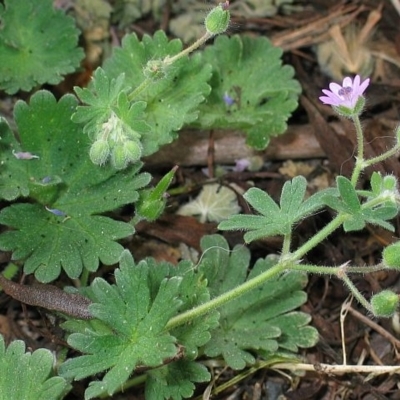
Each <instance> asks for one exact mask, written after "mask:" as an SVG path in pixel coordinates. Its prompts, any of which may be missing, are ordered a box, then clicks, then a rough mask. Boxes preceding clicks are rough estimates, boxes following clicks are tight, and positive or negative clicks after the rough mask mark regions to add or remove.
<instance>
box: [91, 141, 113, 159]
mask: <svg viewBox="0 0 400 400" xmlns="http://www.w3.org/2000/svg"><path fill="white" fill-rule="evenodd" d="M109 155H110V146H109V145H108V142H107V141H106V140H103V139H99V140H96V141H95V142H94V143H93V144H92V147H91V148H90V151H89V157H90V159H91V160H92V163H93V164H96V165H103V164H105V162H106V161H107V158H108V156H109Z"/></svg>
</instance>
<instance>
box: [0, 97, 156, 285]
mask: <svg viewBox="0 0 400 400" xmlns="http://www.w3.org/2000/svg"><path fill="white" fill-rule="evenodd" d="M76 105H77V100H76V98H75V97H74V96H71V95H66V96H63V97H62V98H61V99H60V101H59V102H57V101H56V100H55V98H54V96H53V95H52V94H50V93H49V92H46V91H39V92H37V93H35V94H34V95H33V96H32V98H31V101H30V104H29V105H28V104H26V103H25V102H22V101H20V102H18V103H17V105H16V107H15V120H16V124H17V127H18V133H19V137H20V140H21V142H20V143H17V142H16V141H15V139H14V138H13V136H12V133H11V131H10V130H6V132H5V137H3V138H2V146H3V148H2V152H1V155H0V157H1V160H2V161H3V167H2V169H1V170H0V194H1V195H2V196H3V197H4V198H6V199H8V200H10V199H11V198H16V197H17V196H29V197H30V199H31V200H33V201H35V203H33V204H28V203H24V204H18V203H16V204H13V205H12V206H10V207H6V208H4V209H3V210H2V211H1V212H0V223H2V224H4V225H8V226H10V227H11V228H14V230H10V231H7V232H5V233H3V234H2V235H0V248H1V249H2V250H7V251H13V259H25V260H26V262H25V272H26V273H32V272H35V274H36V277H37V279H38V280H40V281H42V282H49V281H51V280H53V279H55V278H57V276H58V275H59V273H60V269H61V268H63V269H64V270H65V271H66V273H67V274H68V276H70V277H71V278H77V277H78V276H79V275H80V274H81V272H82V269H83V268H86V269H88V270H89V271H95V270H96V269H97V267H98V264H99V259H100V260H101V261H102V262H103V263H106V264H113V263H115V262H117V261H118V259H119V257H120V254H121V252H122V250H123V247H122V246H121V245H119V244H118V243H115V241H116V240H118V239H121V238H124V237H126V236H129V235H131V234H132V233H133V232H134V229H133V227H132V226H131V225H130V224H127V223H124V222H120V221H114V220H112V219H111V218H109V217H104V216H100V215H96V214H101V213H104V212H106V211H111V210H114V209H116V208H117V207H121V206H123V205H125V204H129V203H132V202H135V201H137V200H138V198H139V195H138V192H137V190H138V189H140V188H142V187H144V186H145V185H146V184H148V182H149V180H150V176H149V175H148V174H138V173H139V169H140V167H141V164H140V163H138V164H135V165H132V166H131V167H130V168H129V169H128V170H125V171H124V173H117V172H116V171H115V170H114V169H113V168H111V167H103V168H99V167H97V166H95V165H93V164H92V162H91V161H90V160H89V158H88V156H87V154H86V151H87V148H88V144H89V139H88V137H87V136H86V135H84V134H83V133H82V128H81V126H80V125H78V124H75V123H73V122H71V120H70V118H71V114H72V113H73V112H74V110H75V109H76ZM49 115H51V118H49ZM3 127H4V125H3ZM13 151H14V152H15V151H28V152H30V153H32V154H35V155H37V156H38V157H39V158H38V159H18V158H16V157H15V156H14V155H13ZM11 185H12V186H14V185H15V186H16V187H17V188H18V190H14V191H13V192H10V190H9V189H7V187H9V186H11ZM10 197H11V198H10Z"/></svg>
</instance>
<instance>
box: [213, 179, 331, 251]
mask: <svg viewBox="0 0 400 400" xmlns="http://www.w3.org/2000/svg"><path fill="white" fill-rule="evenodd" d="M306 188H307V181H306V179H305V178H304V177H302V176H297V177H295V178H293V180H292V181H290V182H286V183H285V184H284V185H283V188H282V193H281V198H280V206H279V205H278V204H277V203H275V201H274V200H273V199H272V198H271V197H270V196H269V195H268V194H267V193H265V192H264V191H262V190H261V189H258V188H251V189H249V190H248V191H247V192H246V193H245V194H244V196H243V197H244V199H245V200H246V201H247V202H248V203H249V204H250V205H251V206H252V207H253V208H254V209H255V210H256V211H257V212H259V213H260V214H261V215H234V216H232V217H230V218H229V219H228V220H226V221H223V222H221V223H220V224H219V225H218V228H219V229H221V230H233V229H240V230H247V231H249V232H247V233H246V234H245V235H244V239H245V241H246V242H247V243H249V242H252V241H253V240H257V239H261V238H263V237H268V236H275V235H287V234H289V233H290V232H291V230H292V227H293V225H294V224H295V223H296V222H298V221H300V220H302V219H303V218H305V217H306V216H308V215H310V214H312V213H314V212H316V211H318V210H319V209H321V208H322V207H323V204H322V202H321V198H322V197H323V196H325V195H326V194H327V193H331V192H332V190H327V191H320V192H318V193H315V194H314V195H312V196H310V197H309V198H308V199H306V200H304V195H305V193H306Z"/></svg>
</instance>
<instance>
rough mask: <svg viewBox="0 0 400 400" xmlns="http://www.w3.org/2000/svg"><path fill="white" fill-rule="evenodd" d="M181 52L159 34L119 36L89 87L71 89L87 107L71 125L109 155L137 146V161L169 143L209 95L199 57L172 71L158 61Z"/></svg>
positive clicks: (175, 42)
mask: <svg viewBox="0 0 400 400" xmlns="http://www.w3.org/2000/svg"><path fill="white" fill-rule="evenodd" d="M181 50H182V43H181V42H180V41H179V40H172V41H169V40H168V38H167V36H166V35H165V33H164V32H162V31H158V32H156V33H155V34H154V36H153V37H150V36H148V35H145V36H144V37H143V39H142V41H139V39H138V38H137V36H136V35H135V34H131V35H127V36H125V37H124V39H123V41H122V46H121V48H116V49H115V51H114V54H113V55H112V57H111V58H109V59H108V60H107V61H106V63H105V64H104V66H103V69H101V68H99V69H98V70H97V71H96V73H95V75H94V79H93V80H92V82H91V84H90V85H89V87H88V88H87V89H80V88H77V89H76V92H77V95H78V96H79V98H80V99H81V100H82V101H83V102H84V103H86V104H87V105H86V106H81V107H78V110H77V112H76V114H75V115H74V117H73V119H74V121H75V122H84V123H85V124H86V125H85V127H84V131H85V132H87V133H88V134H89V136H90V138H91V139H92V140H93V141H96V140H103V139H105V140H107V141H108V143H109V146H110V151H111V153H112V151H113V147H114V146H116V144H118V143H119V144H121V145H122V146H123V147H124V148H125V147H126V141H127V140H135V141H137V143H140V156H146V155H150V154H152V153H154V152H155V151H157V150H158V149H159V148H160V146H161V145H164V144H166V143H170V142H171V141H172V140H173V139H175V138H176V131H177V130H179V129H181V128H182V126H183V125H184V124H186V123H189V122H192V121H193V120H194V119H196V118H197V114H198V111H196V108H197V106H198V104H199V103H200V102H202V101H203V100H204V98H205V96H206V95H208V93H209V92H210V87H209V86H208V84H207V80H208V79H209V77H210V73H211V71H210V66H209V65H206V64H205V63H204V62H203V61H202V60H201V58H200V56H199V55H197V56H196V55H195V56H194V57H191V58H188V57H183V58H181V59H179V60H177V61H175V62H174V63H173V64H172V65H169V63H168V62H167V61H164V59H166V58H167V57H172V56H174V55H176V54H177V53H179V52H180V51H181ZM99 159H100V161H102V159H103V158H102V157H99ZM114 164H115V163H114ZM115 166H116V165H115ZM124 167H125V166H124V165H122V168H124Z"/></svg>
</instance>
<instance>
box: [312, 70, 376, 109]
mask: <svg viewBox="0 0 400 400" xmlns="http://www.w3.org/2000/svg"><path fill="white" fill-rule="evenodd" d="M368 85H369V78H368V79H366V80H365V81H363V82H362V83H361V79H360V75H356V76H355V78H354V80H352V79H351V78H349V77H346V78H344V79H343V84H342V86H340V85H338V84H337V83H335V82H332V83H330V84H329V89H330V90H327V89H323V90H322V93H324V94H325V95H326V96H321V97H320V98H319V99H320V100H321V101H322V102H323V103H324V104H329V105H331V106H334V107H338V106H343V107H346V108H350V109H354V107H355V105H356V104H357V101H358V99H359V98H360V97H361V96H362V94H363V93H364V91H365V89H366V88H367V87H368Z"/></svg>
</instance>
